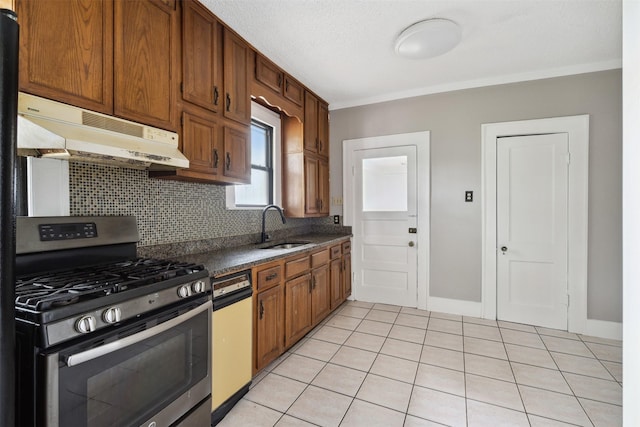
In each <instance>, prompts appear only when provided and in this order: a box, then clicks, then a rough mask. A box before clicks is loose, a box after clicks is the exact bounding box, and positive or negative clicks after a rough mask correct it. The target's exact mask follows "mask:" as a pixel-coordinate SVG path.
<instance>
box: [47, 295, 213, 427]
mask: <svg viewBox="0 0 640 427" xmlns="http://www.w3.org/2000/svg"><path fill="white" fill-rule="evenodd" d="M210 324H211V300H210V299H209V298H208V297H207V298H205V299H204V302H203V299H199V300H198V305H196V306H195V307H190V308H182V309H180V310H178V309H175V308H174V309H173V310H171V311H168V312H167V311H165V312H163V313H160V314H157V315H155V316H153V317H152V318H147V319H145V320H143V321H137V322H135V323H132V324H130V325H127V326H124V327H122V328H120V330H119V331H117V332H113V333H112V335H111V336H106V337H104V336H102V337H100V340H99V341H96V339H92V340H91V342H88V343H84V344H78V345H76V346H75V347H73V348H68V349H65V350H63V351H58V352H56V353H54V354H49V355H45V356H44V357H45V370H46V377H47V387H46V388H47V391H46V396H45V405H46V410H45V411H44V412H46V417H47V419H46V420H45V422H44V423H43V424H44V425H47V426H49V427H50V426H74V427H75V426H90V427H102V426H105V427H106V426H109V427H112V426H141V425H143V426H145V427H146V426H158V427H160V426H168V425H170V424H171V423H173V422H175V421H177V420H178V419H179V418H180V417H182V416H183V415H184V414H186V413H187V412H188V411H189V410H191V409H192V408H194V407H195V406H196V405H197V404H198V403H199V402H200V401H202V400H204V399H205V398H207V397H208V396H209V395H210V393H211V380H210V372H211V366H210V360H211V359H210V350H211V334H210V329H209V325H210Z"/></svg>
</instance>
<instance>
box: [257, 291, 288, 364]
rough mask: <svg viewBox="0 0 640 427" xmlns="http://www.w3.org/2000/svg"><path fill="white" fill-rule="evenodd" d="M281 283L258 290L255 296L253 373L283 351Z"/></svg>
mask: <svg viewBox="0 0 640 427" xmlns="http://www.w3.org/2000/svg"><path fill="white" fill-rule="evenodd" d="M282 311H283V295H282V285H277V286H274V287H272V288H270V289H269V290H266V291H263V292H260V293H258V294H257V296H256V310H255V313H254V318H255V320H256V321H255V325H256V331H255V337H256V339H255V346H254V347H255V350H254V353H255V363H254V373H255V372H257V371H259V370H261V369H262V368H264V367H265V366H267V365H268V364H269V363H271V362H272V361H273V360H275V359H276V358H277V357H278V356H280V354H282V351H283V344H284V340H283V337H282V332H283V327H282V326H283V318H282V317H283V316H282V314H283V313H282Z"/></svg>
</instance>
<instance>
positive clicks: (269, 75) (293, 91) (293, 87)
mask: <svg viewBox="0 0 640 427" xmlns="http://www.w3.org/2000/svg"><path fill="white" fill-rule="evenodd" d="M255 56H256V76H255V77H256V80H257V81H258V82H260V83H261V84H263V85H264V86H266V87H268V88H269V89H271V90H272V91H273V92H274V93H276V94H278V95H280V96H282V97H284V98H286V99H288V100H289V101H292V102H294V103H295V104H296V105H298V106H300V107H302V106H303V104H304V87H303V86H302V85H301V84H300V83H298V82H297V81H296V80H295V79H293V78H292V77H291V76H289V75H287V74H286V73H285V72H284V71H283V70H282V69H281V68H279V67H278V66H277V65H276V64H274V63H273V62H271V61H269V60H268V59H267V58H265V57H264V56H262V55H261V54H260V53H258V52H256V55H255Z"/></svg>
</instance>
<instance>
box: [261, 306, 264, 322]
mask: <svg viewBox="0 0 640 427" xmlns="http://www.w3.org/2000/svg"><path fill="white" fill-rule="evenodd" d="M263 315H264V303H263V302H262V301H260V320H262V317H263Z"/></svg>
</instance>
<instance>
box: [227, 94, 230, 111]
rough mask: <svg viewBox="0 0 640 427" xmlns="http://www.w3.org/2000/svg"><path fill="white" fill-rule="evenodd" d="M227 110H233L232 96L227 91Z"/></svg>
mask: <svg viewBox="0 0 640 427" xmlns="http://www.w3.org/2000/svg"><path fill="white" fill-rule="evenodd" d="M227 111H231V96H230V95H229V94H228V93H227Z"/></svg>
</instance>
